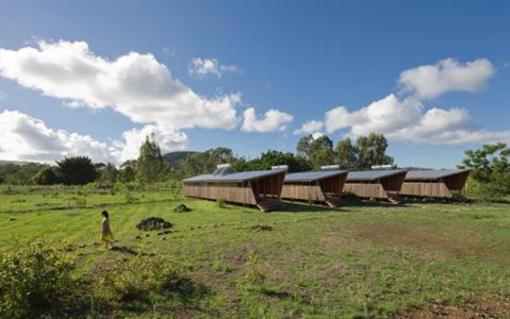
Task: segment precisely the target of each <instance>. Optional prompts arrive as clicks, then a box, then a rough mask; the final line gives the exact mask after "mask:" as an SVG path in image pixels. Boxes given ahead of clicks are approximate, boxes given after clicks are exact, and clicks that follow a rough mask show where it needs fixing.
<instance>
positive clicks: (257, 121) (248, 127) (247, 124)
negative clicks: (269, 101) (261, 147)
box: [241, 107, 294, 132]
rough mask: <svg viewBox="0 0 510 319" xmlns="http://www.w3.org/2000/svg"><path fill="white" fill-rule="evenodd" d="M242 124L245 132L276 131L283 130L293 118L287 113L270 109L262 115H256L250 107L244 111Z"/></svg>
mask: <svg viewBox="0 0 510 319" xmlns="http://www.w3.org/2000/svg"><path fill="white" fill-rule="evenodd" d="M243 115H244V120H243V126H242V127H241V129H242V130H243V131H246V132H276V131H283V130H285V128H286V125H287V124H288V123H290V122H292V120H293V119H294V117H293V116H292V115H290V114H288V113H285V112H282V111H279V110H276V109H270V110H269V111H267V112H266V113H265V114H264V115H263V116H261V117H260V116H257V114H256V113H255V109H254V108H253V107H250V108H248V109H246V110H245V111H244V114H243Z"/></svg>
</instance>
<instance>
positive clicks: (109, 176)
mask: <svg viewBox="0 0 510 319" xmlns="http://www.w3.org/2000/svg"><path fill="white" fill-rule="evenodd" d="M99 173H100V178H99V181H100V182H101V183H103V184H107V185H110V186H111V185H113V184H115V182H116V181H117V176H118V175H119V171H118V170H117V168H116V167H115V165H113V164H112V163H108V164H106V165H105V166H104V167H103V168H102V169H101V170H100V171H99Z"/></svg>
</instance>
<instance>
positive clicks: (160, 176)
mask: <svg viewBox="0 0 510 319" xmlns="http://www.w3.org/2000/svg"><path fill="white" fill-rule="evenodd" d="M387 148H388V141H387V140H386V138H385V137H384V135H382V134H375V133H372V134H369V135H368V136H361V137H358V138H357V139H356V140H355V141H353V140H351V139H350V138H344V139H342V140H339V141H338V142H337V143H336V145H334V143H333V141H332V140H331V139H330V138H329V137H328V136H326V135H323V136H320V137H313V136H312V135H308V136H304V137H302V138H301V139H300V140H299V141H298V143H297V145H296V152H295V153H292V152H281V151H276V150H268V151H266V152H263V153H262V154H261V155H260V156H258V157H256V158H253V159H248V158H246V157H242V156H236V155H234V153H233V151H232V150H231V149H229V148H226V147H217V148H212V149H209V150H207V151H205V152H196V153H191V154H189V155H188V156H187V157H186V158H184V159H183V160H181V161H180V162H179V163H178V165H170V162H169V161H168V160H167V159H165V158H164V156H163V155H162V154H161V149H160V148H159V146H158V145H157V143H156V142H155V141H154V138H153V137H150V136H148V137H147V138H146V140H145V142H144V143H143V144H142V145H141V147H140V155H139V157H138V158H137V159H136V160H128V161H126V162H124V163H122V165H120V166H119V167H116V166H115V165H113V164H111V163H106V164H104V163H93V162H92V160H91V159H90V158H88V157H86V156H74V157H66V158H64V159H62V160H60V161H57V162H56V165H48V164H40V163H27V164H23V165H19V164H6V165H1V166H0V183H6V184H37V185H53V184H64V185H84V184H88V183H91V182H96V183H98V185H100V186H103V187H109V186H113V185H114V184H115V183H131V182H138V183H142V184H146V183H154V182H158V181H167V180H178V179H182V178H185V177H189V176H194V175H199V174H208V173H211V172H212V171H213V170H214V169H215V168H216V166H217V165H218V164H224V163H230V164H231V169H232V171H247V170H264V169H270V168H271V166H276V165H288V167H289V172H301V171H309V170H318V169H320V167H321V166H324V165H331V164H336V165H338V166H339V167H340V169H359V170H365V169H370V168H371V167H372V166H374V165H388V164H390V165H391V164H393V163H394V161H393V158H392V157H391V156H389V155H388V154H386V151H387ZM465 155H466V156H465V158H464V160H463V162H462V164H461V165H459V167H460V168H470V169H472V173H471V177H470V180H469V182H468V188H469V192H471V193H472V194H474V195H479V196H480V197H485V198H487V197H488V198H495V197H501V196H508V195H510V147H508V146H507V144H505V143H497V144H487V145H483V146H481V147H480V148H479V149H476V150H468V151H466V152H465Z"/></svg>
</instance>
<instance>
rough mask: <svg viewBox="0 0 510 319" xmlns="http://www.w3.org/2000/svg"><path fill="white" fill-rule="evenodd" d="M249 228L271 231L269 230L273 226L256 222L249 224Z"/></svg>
mask: <svg viewBox="0 0 510 319" xmlns="http://www.w3.org/2000/svg"><path fill="white" fill-rule="evenodd" d="M250 229H252V230H256V231H271V230H273V226H269V225H264V224H257V225H253V226H250Z"/></svg>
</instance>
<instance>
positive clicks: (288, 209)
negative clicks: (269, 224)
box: [274, 201, 343, 213]
mask: <svg viewBox="0 0 510 319" xmlns="http://www.w3.org/2000/svg"><path fill="white" fill-rule="evenodd" d="M342 211H343V210H342V209H341V208H338V207H337V208H331V207H328V206H326V205H320V204H314V203H310V204H309V203H302V202H287V201H282V202H281V205H280V206H279V207H278V208H277V209H276V210H275V211H274V212H275V213H326V212H329V213H331V212H342Z"/></svg>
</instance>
